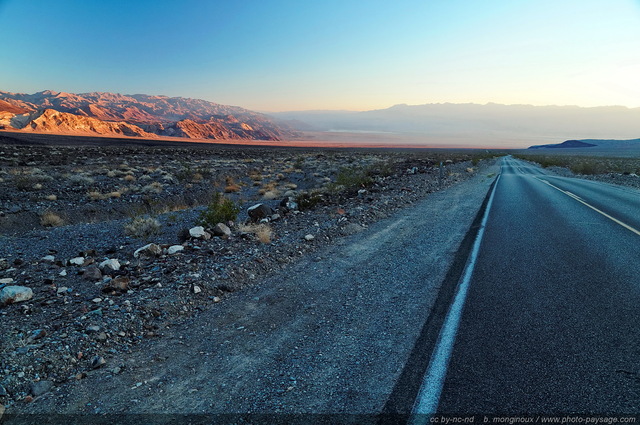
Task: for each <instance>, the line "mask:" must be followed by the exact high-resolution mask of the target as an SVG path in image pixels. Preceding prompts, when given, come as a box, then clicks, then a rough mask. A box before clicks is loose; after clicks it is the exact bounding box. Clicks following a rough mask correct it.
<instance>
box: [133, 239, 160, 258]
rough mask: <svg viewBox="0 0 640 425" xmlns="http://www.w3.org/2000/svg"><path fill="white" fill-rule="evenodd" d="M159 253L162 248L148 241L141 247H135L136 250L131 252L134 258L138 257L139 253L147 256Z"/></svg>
mask: <svg viewBox="0 0 640 425" xmlns="http://www.w3.org/2000/svg"><path fill="white" fill-rule="evenodd" d="M160 254H162V248H160V245H156V244H154V243H150V244H147V245H145V246H143V247H142V248H138V249H136V251H135V252H134V253H133V256H134V257H135V258H138V257H139V256H141V255H143V256H147V257H153V256H157V255H160Z"/></svg>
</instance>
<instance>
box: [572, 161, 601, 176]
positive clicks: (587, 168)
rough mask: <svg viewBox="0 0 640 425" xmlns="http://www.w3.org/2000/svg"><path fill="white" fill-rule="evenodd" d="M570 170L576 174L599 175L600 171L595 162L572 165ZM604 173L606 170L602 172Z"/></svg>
mask: <svg viewBox="0 0 640 425" xmlns="http://www.w3.org/2000/svg"><path fill="white" fill-rule="evenodd" d="M569 169H570V170H571V171H572V172H573V173H575V174H599V173H600V170H599V167H598V166H597V164H595V163H594V162H579V163H577V164H571V165H570V166H569ZM602 172H604V170H603V171H602Z"/></svg>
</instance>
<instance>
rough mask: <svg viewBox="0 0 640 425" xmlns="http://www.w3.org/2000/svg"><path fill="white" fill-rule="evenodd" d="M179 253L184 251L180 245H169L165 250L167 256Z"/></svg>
mask: <svg viewBox="0 0 640 425" xmlns="http://www.w3.org/2000/svg"><path fill="white" fill-rule="evenodd" d="M180 251H184V246H182V245H171V246H170V247H169V248H167V254H169V255H173V254H175V253H178V252H180Z"/></svg>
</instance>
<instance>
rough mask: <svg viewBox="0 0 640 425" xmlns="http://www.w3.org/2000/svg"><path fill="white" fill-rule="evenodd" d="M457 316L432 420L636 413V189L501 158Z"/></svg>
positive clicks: (639, 389)
mask: <svg viewBox="0 0 640 425" xmlns="http://www.w3.org/2000/svg"><path fill="white" fill-rule="evenodd" d="M461 311H462V313H461V316H460V320H459V325H458V327H457V332H456V334H455V337H454V341H455V342H454V343H453V344H452V346H453V348H452V351H451V353H450V357H449V359H448V367H446V372H445V378H444V384H443V386H442V391H441V393H440V394H439V402H438V403H437V410H436V412H437V413H438V414H494V415H499V414H506V415H515V414H518V415H521V414H527V413H529V414H544V415H563V414H570V413H581V414H598V415H606V414H618V415H620V414H638V413H640V192H638V191H637V190H634V189H627V188H622V187H616V186H612V185H608V184H603V183H597V182H592V181H585V180H580V179H570V178H562V177H555V176H551V175H548V174H546V173H545V172H544V171H543V170H541V169H540V168H537V167H533V166H531V165H529V164H527V163H526V162H524V161H519V160H516V159H514V158H512V157H506V158H504V159H503V160H502V169H501V176H500V179H499V180H498V182H497V184H496V187H495V192H494V199H493V203H492V205H490V209H489V211H488V216H487V222H486V227H485V229H484V235H483V238H482V241H481V244H480V249H479V251H478V256H477V260H476V264H475V267H474V269H473V273H472V275H471V279H470V282H469V288H468V292H467V296H466V300H465V302H464V306H463V308H462V309H461ZM432 361H433V360H432ZM432 413H433V412H432Z"/></svg>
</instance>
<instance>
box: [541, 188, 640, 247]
mask: <svg viewBox="0 0 640 425" xmlns="http://www.w3.org/2000/svg"><path fill="white" fill-rule="evenodd" d="M534 178H535V179H536V180H540V181H541V182H542V183H546V184H548V185H549V186H551V187H552V188H554V189H556V190H558V191H560V192H562V193H564V194H565V195H567V196H569V197H571V198H573V199H575V200H576V201H578V202H580V203H581V204H584V205H586V206H587V207H589V208H591V209H592V210H594V211H595V212H597V213H600V214H602V215H603V216H605V217H607V218H608V219H609V220H611V221H613V222H615V223H617V224H619V225H620V226H622V227H624V228H625V229H627V230H629V231H631V232H633V233H635V234H636V235H638V236H640V230H638V229H635V228H633V227H631V226H629V225H628V224H627V223H624V222H622V221H620V220H618V219H617V218H615V217H612V216H610V215H609V214H607V213H606V212H604V211H602V210H599V209H598V208H596V207H594V206H593V205H591V204H589V203H587V202H585V201H584V200H583V199H582V198H581V197H579V196H578V195H574V194H573V193H571V192H568V191H566V190H562V189H560V188H559V187H558V186H554V185H553V184H551V183H549V182H548V181H546V180H542V179H539V178H538V177H534Z"/></svg>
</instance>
